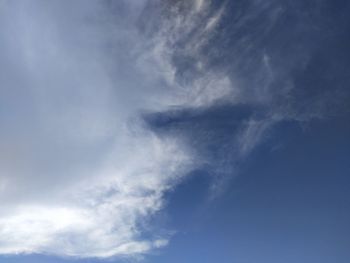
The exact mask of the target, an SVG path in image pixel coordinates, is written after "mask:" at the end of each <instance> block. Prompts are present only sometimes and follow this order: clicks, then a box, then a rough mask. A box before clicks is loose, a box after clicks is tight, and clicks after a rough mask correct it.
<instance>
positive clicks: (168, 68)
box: [0, 0, 322, 257]
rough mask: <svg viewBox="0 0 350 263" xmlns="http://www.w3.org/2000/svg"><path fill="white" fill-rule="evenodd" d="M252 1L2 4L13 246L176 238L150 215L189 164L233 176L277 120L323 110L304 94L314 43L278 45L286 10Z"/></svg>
mask: <svg viewBox="0 0 350 263" xmlns="http://www.w3.org/2000/svg"><path fill="white" fill-rule="evenodd" d="M241 2H242V1H236V2H235V3H236V4H237V5H242V6H243V7H244V9H243V10H244V12H243V13H242V14H240V15H238V14H236V15H237V17H235V14H233V15H232V14H231V16H233V21H228V16H227V13H228V12H232V8H233V9H234V8H235V6H232V3H231V4H230V2H228V1H226V2H224V3H221V4H219V3H217V2H216V1H212V2H211V1H209V0H193V1H151V2H149V1H146V0H131V1H126V0H125V1H124V0H121V1H92V0H91V1H82V0H81V1H58V0H57V1H44V0H36V1H30V2H29V1H2V2H1V5H0V67H1V71H0V80H1V88H0V105H1V106H0V125H1V131H0V167H1V168H0V253H1V254H12V253H50V254H58V255H66V256H78V257H110V256H137V255H140V254H144V253H147V252H149V251H151V250H152V249H155V248H159V247H162V246H165V245H166V244H167V243H168V239H169V237H170V235H169V234H164V233H163V234H162V235H161V234H157V231H153V234H152V233H149V232H150V231H148V230H149V229H148V228H149V226H150V223H149V220H150V219H151V216H152V215H155V214H156V213H157V212H159V211H160V210H161V209H162V207H163V202H164V200H163V199H164V197H163V195H164V193H165V192H166V191H168V190H170V189H173V188H174V187H175V186H176V184H178V183H179V182H180V181H181V180H183V178H184V177H186V175H187V174H188V172H189V171H190V170H191V169H193V168H194V167H198V166H205V167H207V168H208V169H210V168H209V167H212V169H213V170H214V174H218V175H219V178H225V177H226V176H227V175H228V174H232V173H233V170H232V169H231V168H232V165H234V162H235V161H238V160H241V159H243V158H244V157H245V156H246V155H247V154H249V153H250V152H251V151H252V150H253V149H254V147H255V146H256V145H257V144H258V143H259V142H260V141H261V140H262V138H264V135H265V133H266V131H268V130H269V129H270V128H271V127H272V126H273V124H274V123H276V122H278V121H280V120H283V119H286V118H293V119H305V118H306V119H307V118H310V117H312V116H318V115H322V114H320V112H321V111H322V110H321V109H319V108H317V107H316V106H315V107H312V110H310V111H303V112H302V113H300V112H301V111H300V107H299V104H298V105H296V104H295V103H294V102H295V98H297V97H296V96H295V95H294V93H293V92H294V90H295V83H294V82H293V78H292V77H291V72H294V71H293V70H294V69H295V68H297V67H298V68H305V67H307V61H308V60H309V58H308V55H307V54H308V50H301V51H300V52H299V53H298V54H299V55H298V56H296V57H295V58H293V59H291V58H290V57H289V55H286V54H287V53H288V52H284V51H283V52H282V53H283V54H282V55H281V54H278V52H277V51H276V49H274V48H273V42H272V43H270V44H267V43H266V39H269V37H270V36H271V35H273V34H274V28H275V27H276V25H279V23H280V21H281V19H282V17H283V16H282V15H283V12H285V9H284V8H285V7H283V6H281V5H278V3H277V2H275V1H267V2H266V3H265V2H264V3H262V2H261V1H248V2H249V4H246V5H244V4H242V3H241ZM230 10H231V11H230ZM293 10H294V9H293ZM262 17H263V19H262V20H261V18H262ZM231 19H232V18H231ZM258 20H259V21H260V20H261V21H263V23H261V26H257V30H258V33H255V34H249V33H245V31H244V30H248V29H247V28H249V27H250V26H251V25H254V23H255V22H256V21H258ZM226 25H227V26H226ZM242 30H243V31H242ZM293 30H295V32H294V31H293ZM292 31H293V32H292V33H294V34H296V35H297V34H298V32H299V31H298V28H292ZM247 32H248V31H247ZM310 32H311V31H310ZM264 41H265V42H264ZM303 41H306V42H307V41H309V40H308V38H307V37H305V39H304V40H303ZM262 43H263V44H262ZM264 43H265V44H264ZM262 45H263V46H264V45H265V46H264V47H263V48H261V49H260V47H261V46H262ZM274 52H277V53H276V54H275V53H274ZM281 56H282V57H283V56H284V58H285V59H286V60H285V61H284V62H283V63H282V62H281V61H280V60H279V59H278V58H280V57H281ZM286 61H288V62H286ZM293 103H294V104H293ZM312 105H314V104H312ZM220 127H226V128H227V129H229V130H230V131H232V133H231V134H230V136H227V133H225V136H224V135H222V133H221V132H222V131H221V130H220ZM223 145H225V146H224V147H223ZM209 148H210V149H215V150H214V151H211V152H210V151H209V150H208V149H209ZM213 152H215V154H216V157H215V158H214V157H213V155H214V154H213ZM217 160H220V163H218V162H217ZM222 174H224V176H221V175H222ZM219 181H220V180H219ZM219 181H217V182H216V183H214V186H213V189H214V188H215V189H216V188H220V182H219ZM215 189H214V190H215ZM215 191H218V190H217V189H216V190H215ZM153 228H156V226H154V227H153ZM153 230H154V229H153ZM159 233H160V232H159Z"/></svg>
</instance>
